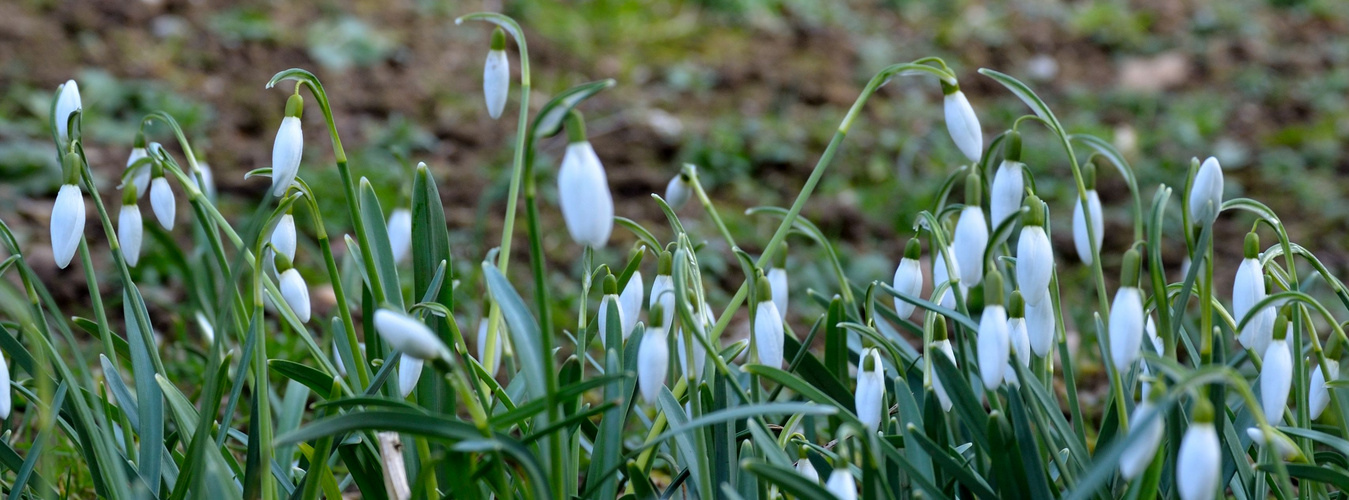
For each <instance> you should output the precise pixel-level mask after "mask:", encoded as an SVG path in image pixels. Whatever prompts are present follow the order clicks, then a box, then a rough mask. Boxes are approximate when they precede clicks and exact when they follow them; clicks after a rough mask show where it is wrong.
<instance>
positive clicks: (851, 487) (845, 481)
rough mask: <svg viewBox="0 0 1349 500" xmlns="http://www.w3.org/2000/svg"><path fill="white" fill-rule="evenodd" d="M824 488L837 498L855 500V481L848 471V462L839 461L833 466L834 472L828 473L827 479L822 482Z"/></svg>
mask: <svg viewBox="0 0 1349 500" xmlns="http://www.w3.org/2000/svg"><path fill="white" fill-rule="evenodd" d="M824 489H825V490H828V491H829V493H831V494H833V495H834V498H837V499H838V500H857V481H856V480H854V479H853V477H852V472H850V471H848V464H845V463H839V464H838V465H836V466H835V467H834V472H832V473H830V474H829V481H826V482H825V483H824Z"/></svg>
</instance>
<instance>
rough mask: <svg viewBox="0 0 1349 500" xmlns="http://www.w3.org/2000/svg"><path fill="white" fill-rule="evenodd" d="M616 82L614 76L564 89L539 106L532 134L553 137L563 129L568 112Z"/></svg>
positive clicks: (540, 136)
mask: <svg viewBox="0 0 1349 500" xmlns="http://www.w3.org/2000/svg"><path fill="white" fill-rule="evenodd" d="M615 83H617V82H615V81H614V80H613V79H612V78H606V79H604V80H599V81H594V82H589V83H583V84H581V85H577V86H575V87H572V88H569V89H567V90H564V91H562V93H560V94H558V95H557V96H556V97H554V98H553V99H552V100H550V101H548V103H547V104H544V105H543V107H542V108H539V114H538V115H536V117H535V118H534V124H533V129H534V133H533V134H531V135H533V136H534V137H536V138H542V137H551V136H553V135H554V134H557V133H558V132H560V131H561V130H562V122H563V121H564V119H565V118H566V117H567V112H568V111H571V110H572V108H575V107H576V105H578V104H580V103H581V101H584V100H586V99H589V98H590V97H591V96H594V95H595V94H598V93H599V92H600V91H601V90H604V89H607V88H609V87H613V86H614V84H615Z"/></svg>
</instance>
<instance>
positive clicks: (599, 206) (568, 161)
mask: <svg viewBox="0 0 1349 500" xmlns="http://www.w3.org/2000/svg"><path fill="white" fill-rule="evenodd" d="M567 139H568V140H569V141H571V143H570V144H568V145H567V152H566V154H564V155H563V156H562V166H561V167H558V171H557V196H558V204H559V205H561V207H562V219H563V220H564V221H565V222H566V223H567V231H568V232H569V233H571V239H572V240H573V241H575V242H576V243H577V244H580V245H583V246H587V247H590V248H603V247H604V245H605V244H607V243H608V242H609V233H610V232H612V231H613V229H614V200H613V197H612V196H611V195H610V194H609V179H608V177H607V176H606V175H605V173H604V165H601V164H600V159H599V157H598V156H596V155H595V148H593V147H591V146H590V141H587V140H586V133H585V122H584V121H582V119H581V114H580V112H578V111H576V110H574V109H573V110H571V111H569V112H568V113H567Z"/></svg>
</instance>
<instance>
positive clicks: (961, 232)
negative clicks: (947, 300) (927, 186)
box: [952, 173, 988, 286]
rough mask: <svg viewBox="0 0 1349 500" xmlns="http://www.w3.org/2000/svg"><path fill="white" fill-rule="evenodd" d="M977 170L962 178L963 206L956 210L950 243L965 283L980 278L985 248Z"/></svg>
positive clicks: (980, 279) (985, 238) (980, 188)
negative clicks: (954, 231) (956, 215)
mask: <svg viewBox="0 0 1349 500" xmlns="http://www.w3.org/2000/svg"><path fill="white" fill-rule="evenodd" d="M979 183H980V180H979V174H977V173H972V174H970V175H969V176H968V177H966V178H965V193H966V195H965V208H964V209H962V210H961V211H960V219H959V220H958V221H956V233H955V238H954V239H953V241H952V244H953V245H954V246H955V250H956V260H958V261H960V281H961V282H962V283H963V284H964V285H965V286H975V285H978V284H979V282H981V281H983V279H984V250H985V249H986V248H988V222H987V221H986V220H984V210H983V208H982V207H980V199H981V196H980V192H981V191H982V187H980V184H979Z"/></svg>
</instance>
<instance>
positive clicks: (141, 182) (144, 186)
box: [126, 132, 150, 197]
mask: <svg viewBox="0 0 1349 500" xmlns="http://www.w3.org/2000/svg"><path fill="white" fill-rule="evenodd" d="M149 157H150V155H149V154H148V153H146V149H145V134H142V133H140V132H137V133H136V142H135V144H134V145H133V146H132V147H131V154H130V155H128V156H127V158H126V168H127V170H130V169H132V168H135V169H136V171H135V172H133V173H132V174H131V184H132V185H134V186H136V196H137V197H140V196H145V193H148V192H150V165H149V160H146V161H144V162H141V160H142V159H146V158H149ZM137 162H140V165H137V164H136V163H137Z"/></svg>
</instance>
